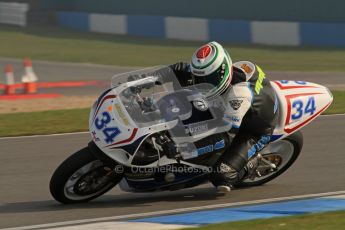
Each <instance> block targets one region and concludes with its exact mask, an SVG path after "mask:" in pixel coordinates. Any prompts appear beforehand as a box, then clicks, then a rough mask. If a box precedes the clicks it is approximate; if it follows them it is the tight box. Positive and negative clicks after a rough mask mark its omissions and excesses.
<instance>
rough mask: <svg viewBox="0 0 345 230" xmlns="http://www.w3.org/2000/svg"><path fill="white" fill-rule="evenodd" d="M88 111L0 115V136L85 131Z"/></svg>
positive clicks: (74, 110) (72, 110)
mask: <svg viewBox="0 0 345 230" xmlns="http://www.w3.org/2000/svg"><path fill="white" fill-rule="evenodd" d="M89 111H90V109H71V110H53V111H45V112H31V113H11V114H0V136H21V135H35V134H51V133H67V132H78V131H86V130H87V129H88V119H89V118H88V116H89Z"/></svg>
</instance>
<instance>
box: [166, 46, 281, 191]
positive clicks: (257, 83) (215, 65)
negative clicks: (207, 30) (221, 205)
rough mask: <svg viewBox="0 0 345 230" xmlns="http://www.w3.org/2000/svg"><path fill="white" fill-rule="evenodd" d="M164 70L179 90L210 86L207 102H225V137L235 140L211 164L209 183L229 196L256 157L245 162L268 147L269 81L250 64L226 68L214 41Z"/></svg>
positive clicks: (272, 107)
mask: <svg viewBox="0 0 345 230" xmlns="http://www.w3.org/2000/svg"><path fill="white" fill-rule="evenodd" d="M170 67H171V68H172V70H173V72H174V74H175V75H176V77H177V79H178V80H179V82H180V84H181V86H189V85H193V84H199V83H209V84H212V85H213V86H214V89H213V90H211V92H210V94H209V97H214V96H222V97H223V99H224V101H225V102H226V103H228V104H227V108H226V112H225V113H226V114H225V119H229V120H230V121H231V124H232V127H231V130H230V132H231V133H234V134H236V136H235V138H234V140H233V142H232V144H231V146H230V147H229V148H228V149H227V150H226V151H225V153H224V154H223V155H222V156H221V157H220V159H219V160H218V162H217V163H216V165H215V168H214V172H213V173H212V175H211V178H210V180H211V182H212V183H213V184H214V185H215V186H216V187H217V190H218V191H219V192H229V191H230V190H231V188H232V187H233V185H235V184H236V183H238V182H239V181H240V180H241V179H242V178H244V176H246V174H248V171H250V170H251V169H253V168H254V166H255V164H257V161H256V160H255V159H256V158H253V160H251V161H250V162H249V163H248V161H249V160H250V158H251V157H252V156H253V155H254V154H255V153H256V152H258V151H260V150H261V149H263V148H264V147H265V145H267V144H268V143H269V142H270V139H271V135H272V133H273V129H274V127H275V125H276V123H277V118H278V105H277V98H276V96H275V92H274V90H273V88H272V87H271V84H270V81H269V80H268V79H267V78H266V76H265V73H264V72H263V71H262V70H261V68H260V67H259V66H258V65H256V64H254V63H252V62H249V61H240V62H235V63H232V60H231V57H230V55H229V53H228V52H227V51H226V50H225V49H224V48H223V47H222V46H221V45H220V44H219V43H217V42H210V43H208V44H206V45H204V46H202V47H200V48H199V49H197V50H196V52H195V53H194V54H193V56H192V60H191V63H190V64H188V63H183V62H178V63H176V64H173V65H171V66H170ZM252 161H253V162H252Z"/></svg>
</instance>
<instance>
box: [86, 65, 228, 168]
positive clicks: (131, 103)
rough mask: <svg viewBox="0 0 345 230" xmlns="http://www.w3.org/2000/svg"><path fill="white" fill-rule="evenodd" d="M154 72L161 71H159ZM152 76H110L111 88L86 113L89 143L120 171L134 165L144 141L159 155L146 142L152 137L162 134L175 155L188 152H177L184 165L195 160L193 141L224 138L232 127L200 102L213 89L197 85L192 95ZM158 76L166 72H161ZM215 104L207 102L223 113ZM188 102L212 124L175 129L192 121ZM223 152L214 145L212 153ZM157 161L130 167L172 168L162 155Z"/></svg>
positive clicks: (221, 104)
mask: <svg viewBox="0 0 345 230" xmlns="http://www.w3.org/2000/svg"><path fill="white" fill-rule="evenodd" d="M159 70H162V67H160V69H159ZM155 71H157V69H146V70H140V71H136V72H132V73H129V74H128V73H127V74H122V75H119V76H114V78H113V79H112V80H113V81H112V87H113V88H112V89H110V90H108V91H106V92H105V93H104V94H103V95H102V96H101V97H100V98H99V99H98V100H97V102H96V103H95V104H94V106H93V108H92V110H91V113H90V120H89V129H90V133H91V136H92V139H93V141H94V143H95V144H96V145H97V146H98V147H99V148H100V149H101V150H102V151H103V152H104V153H105V154H107V155H108V156H109V157H111V158H112V159H114V160H115V161H117V162H119V163H120V164H122V165H126V166H134V165H135V163H134V162H137V161H136V160H135V158H136V157H137V156H138V155H140V151H137V150H138V148H139V146H140V144H141V143H142V142H143V141H145V140H146V139H147V138H150V142H151V145H153V146H155V150H158V151H162V150H161V149H160V148H159V145H157V144H155V141H154V137H151V136H150V135H151V134H153V133H157V132H160V131H164V130H167V131H168V132H169V134H170V138H171V139H172V140H173V141H174V142H175V143H176V144H180V145H179V149H188V151H187V150H185V151H184V152H181V155H182V156H183V159H187V158H192V157H196V156H198V152H197V148H196V147H195V146H194V144H193V143H194V142H195V141H197V140H200V139H202V138H204V137H206V136H209V135H212V134H216V133H224V132H227V131H228V130H229V129H230V127H231V126H229V123H228V122H225V121H224V120H223V114H224V113H223V110H224V109H217V112H216V109H212V108H213V107H211V106H208V102H207V101H204V99H203V98H204V97H205V94H206V93H207V92H209V90H210V89H212V87H213V86H212V85H207V84H206V85H203V84H199V85H198V88H197V89H196V88H195V87H194V86H193V87H189V88H185V89H182V88H181V86H180V85H179V83H178V82H177V79H176V77H174V76H169V72H167V74H168V76H166V75H164V76H160V75H159V74H158V75H157V73H156V72H155ZM163 71H166V69H164V68H163ZM170 73H171V72H170ZM139 75H140V77H138V76H139ZM139 88H140V89H139ZM137 90H138V91H137ZM202 92H206V93H205V94H203V93H202ZM162 98H164V100H163V99H162ZM147 99H149V100H147ZM218 99H219V100H217V98H216V99H212V100H213V101H212V102H214V103H215V104H217V105H219V108H224V107H225V106H224V102H223V99H222V98H221V97H219V98H218ZM148 101H150V102H149V103H148V104H149V106H148V107H147V104H146V103H145V102H148ZM164 102H166V103H164ZM191 102H192V103H194V104H196V105H197V107H198V108H199V110H202V111H204V110H208V111H210V113H211V114H212V115H211V117H212V119H210V120H207V119H206V120H204V121H197V122H195V123H191V124H188V125H185V126H179V125H177V124H178V123H179V122H180V123H181V120H186V119H188V118H190V117H191V116H192V108H193V107H192V106H191ZM219 111H220V112H219ZM209 121H210V122H209ZM218 122H219V123H218ZM180 123H179V124H180ZM181 134H182V135H181ZM186 143H187V144H186ZM224 147H225V144H224V141H223V142H222V143H219V144H218V145H217V148H224ZM184 153H185V154H184ZM158 155H159V156H160V154H158ZM161 155H162V156H160V157H159V158H158V159H157V160H156V161H154V162H152V163H149V164H147V165H135V166H137V167H156V166H159V165H167V164H172V163H176V162H177V161H176V160H175V159H169V158H167V157H166V156H163V155H164V154H161Z"/></svg>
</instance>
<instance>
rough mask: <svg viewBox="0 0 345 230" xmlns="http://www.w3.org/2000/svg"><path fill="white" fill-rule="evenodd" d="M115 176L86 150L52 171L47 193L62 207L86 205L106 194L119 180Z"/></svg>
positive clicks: (75, 154)
mask: <svg viewBox="0 0 345 230" xmlns="http://www.w3.org/2000/svg"><path fill="white" fill-rule="evenodd" d="M114 173H115V172H114V171H113V170H112V169H111V167H110V166H107V165H105V164H104V163H103V162H102V161H101V160H99V159H97V158H96V157H95V156H94V155H93V154H92V153H91V151H90V150H89V148H88V147H85V148H83V149H81V150H79V151H78V152H76V153H74V154H73V155H72V156H70V157H69V158H67V159H66V160H65V161H64V162H62V164H61V165H60V166H59V167H58V168H57V169H56V170H55V172H54V174H53V176H52V178H51V180H50V193H51V194H52V196H53V197H54V199H55V200H57V201H59V202H61V203H64V204H71V203H82V202H87V201H90V200H92V199H95V198H96V197H99V196H101V195H102V194H104V193H106V192H107V191H109V190H110V189H112V188H113V187H114V186H115V185H116V184H117V183H118V182H119V181H120V180H121V179H122V175H119V174H118V175H114Z"/></svg>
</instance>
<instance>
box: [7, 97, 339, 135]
mask: <svg viewBox="0 0 345 230" xmlns="http://www.w3.org/2000/svg"><path fill="white" fill-rule="evenodd" d="M333 96H334V102H333V104H332V105H331V106H330V108H328V109H327V111H326V114H334V113H345V91H333ZM89 111H90V109H71V110H54V111H45V112H31V113H11V114H0V136H1V137H4V136H19V135H35V134H51V133H66V132H78V131H86V130H88V116H89Z"/></svg>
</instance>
